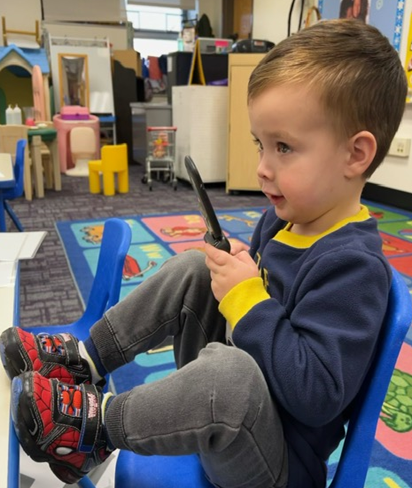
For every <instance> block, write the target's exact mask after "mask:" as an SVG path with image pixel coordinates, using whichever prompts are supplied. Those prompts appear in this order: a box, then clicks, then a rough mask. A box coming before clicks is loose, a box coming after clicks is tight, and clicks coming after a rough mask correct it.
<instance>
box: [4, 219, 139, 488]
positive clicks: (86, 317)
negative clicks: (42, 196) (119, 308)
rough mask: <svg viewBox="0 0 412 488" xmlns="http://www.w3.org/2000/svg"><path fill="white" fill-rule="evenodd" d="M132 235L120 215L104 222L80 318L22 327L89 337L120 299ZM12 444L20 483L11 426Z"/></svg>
mask: <svg viewBox="0 0 412 488" xmlns="http://www.w3.org/2000/svg"><path fill="white" fill-rule="evenodd" d="M131 239H132V231H131V229H130V226H129V224H127V222H125V221H124V220H121V219H117V218H112V219H108V220H107V221H106V222H105V224H104V230H103V238H102V243H101V247H100V253H99V259H98V262H97V270H96V275H95V277H94V280H93V286H92V289H91V291H90V296H89V299H88V302H87V306H86V310H85V311H84V313H83V315H82V316H81V317H80V319H79V320H77V321H76V322H72V323H71V324H67V325H48V326H44V325H42V326H34V327H32V326H31V327H22V328H23V329H24V330H26V331H28V332H34V333H36V329H38V331H37V332H48V333H50V334H59V333H61V332H70V333H71V334H73V335H74V336H75V337H77V338H78V339H80V340H84V339H86V338H87V337H88V335H89V329H90V327H91V326H92V325H93V324H94V323H95V322H96V321H97V320H99V319H100V318H101V317H102V316H103V313H104V312H105V311H106V310H107V309H109V308H110V307H112V306H113V305H115V304H116V303H117V302H118V301H119V297H120V287H121V284H122V273H123V265H124V261H125V258H126V254H127V251H128V250H129V246H130V242H131ZM10 446H14V447H12V448H11V451H10V452H11V453H12V456H11V457H13V459H14V460H15V462H14V466H17V468H14V469H12V470H11V471H13V472H12V473H11V474H10V480H11V481H10V486H18V481H17V480H18V477H19V474H18V465H19V463H18V459H19V448H18V441H17V438H16V435H15V432H14V429H11V432H10ZM16 460H17V461H16ZM9 471H10V469H9ZM16 471H17V472H16ZM79 486H82V487H83V488H93V487H94V484H93V483H92V482H91V481H90V480H89V478H88V477H85V478H83V479H82V480H81V481H80V482H79Z"/></svg>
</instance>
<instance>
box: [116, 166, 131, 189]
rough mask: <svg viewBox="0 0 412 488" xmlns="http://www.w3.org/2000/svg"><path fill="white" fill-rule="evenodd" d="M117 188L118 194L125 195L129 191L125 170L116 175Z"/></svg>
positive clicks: (127, 175) (127, 173)
mask: <svg viewBox="0 0 412 488" xmlns="http://www.w3.org/2000/svg"><path fill="white" fill-rule="evenodd" d="M117 186H118V189H119V193H127V192H128V191H129V172H128V171H127V170H124V171H121V172H119V173H117Z"/></svg>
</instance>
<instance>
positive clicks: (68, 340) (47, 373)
mask: <svg viewBox="0 0 412 488" xmlns="http://www.w3.org/2000/svg"><path fill="white" fill-rule="evenodd" d="M78 344H79V341H78V340H77V339H76V338H75V337H74V336H72V335H71V334H65V333H64V334H55V335H51V334H46V333H40V334H32V333H31V332H25V331H24V330H22V329H20V328H19V327H10V328H9V329H6V330H5V331H4V332H3V333H2V334H1V337H0V356H1V360H2V362H3V365H4V368H5V370H6V372H7V374H8V376H9V377H10V379H12V378H14V377H15V376H18V375H19V374H21V373H24V372H26V371H38V372H39V373H40V374H41V375H42V376H44V377H45V378H56V379H58V380H60V381H63V382H64V383H69V384H74V385H79V384H81V383H91V377H92V375H91V372H90V366H89V363H88V362H87V361H86V360H85V359H83V358H82V357H81V356H80V353H79V346H78Z"/></svg>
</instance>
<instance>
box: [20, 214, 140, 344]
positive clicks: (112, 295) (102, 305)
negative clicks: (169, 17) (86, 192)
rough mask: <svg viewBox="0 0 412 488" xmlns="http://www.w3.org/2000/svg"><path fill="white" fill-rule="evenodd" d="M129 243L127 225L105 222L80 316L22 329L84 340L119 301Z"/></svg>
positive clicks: (122, 221)
mask: <svg viewBox="0 0 412 488" xmlns="http://www.w3.org/2000/svg"><path fill="white" fill-rule="evenodd" d="M131 239H132V231H131V229H130V226H129V224H128V223H127V222H125V221H124V220H121V219H117V218H111V219H108V220H106V222H105V224H104V229H103V238H102V242H101V247H100V253H99V259H98V262H97V269H96V275H95V277H94V280H93V286H92V289H91V291H90V295H89V299H88V301H87V305H86V310H85V311H84V313H83V315H82V316H81V317H80V318H79V320H77V321H75V322H72V323H71V324H66V325H47V326H44V325H41V326H30V327H22V328H23V329H24V330H26V331H28V332H34V333H38V332H48V333H51V334H60V333H61V332H70V333H71V334H73V335H74V336H75V337H77V338H78V339H80V340H84V339H86V338H87V337H88V336H89V329H90V327H91V326H92V325H93V324H94V323H95V322H96V321H97V320H99V319H101V318H102V316H103V313H104V312H105V311H106V310H107V309H109V308H110V307H112V306H113V305H115V304H116V303H117V302H118V301H119V296H120V287H121V284H122V273H123V265H124V260H125V258H126V254H127V251H128V250H129V246H130V242H131ZM36 329H37V331H36Z"/></svg>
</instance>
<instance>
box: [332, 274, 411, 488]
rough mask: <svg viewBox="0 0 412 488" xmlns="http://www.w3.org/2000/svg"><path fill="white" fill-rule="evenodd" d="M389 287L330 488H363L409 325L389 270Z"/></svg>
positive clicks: (403, 298)
mask: <svg viewBox="0 0 412 488" xmlns="http://www.w3.org/2000/svg"><path fill="white" fill-rule="evenodd" d="M392 273H393V278H392V287H391V291H390V296H389V304H388V310H387V312H386V318H385V322H384V325H383V328H382V332H381V337H380V339H379V343H378V350H377V353H376V356H375V359H374V362H373V364H372V366H371V369H370V371H369V374H368V377H367V378H366V380H365V382H364V384H363V386H362V389H361V391H360V393H359V395H358V399H357V401H356V403H357V404H356V405H355V411H354V412H353V414H352V416H351V419H350V421H349V424H348V431H347V434H346V439H345V443H344V445H343V450H342V454H341V457H340V459H339V463H338V466H337V469H336V473H335V475H334V477H333V481H332V483H331V485H330V488H347V487H348V486H350V487H351V488H363V486H364V483H365V479H366V475H367V472H368V467H369V462H370V457H371V453H372V447H373V443H374V438H375V433H376V426H377V423H378V420H379V415H380V411H381V408H382V404H383V402H384V400H385V395H386V392H387V390H388V386H389V383H390V380H391V377H392V374H393V370H394V368H395V364H396V360H397V358H398V356H399V352H400V349H401V347H402V344H403V341H404V339H405V336H406V333H407V332H408V329H409V327H410V325H411V322H412V305H411V295H410V293H409V290H408V288H407V286H406V283H405V281H404V279H403V278H402V276H401V275H400V274H399V273H398V272H397V271H396V270H395V269H392Z"/></svg>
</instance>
